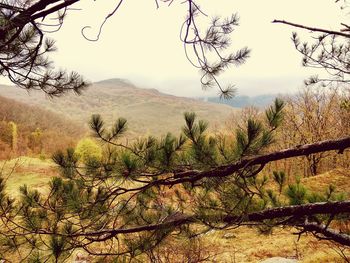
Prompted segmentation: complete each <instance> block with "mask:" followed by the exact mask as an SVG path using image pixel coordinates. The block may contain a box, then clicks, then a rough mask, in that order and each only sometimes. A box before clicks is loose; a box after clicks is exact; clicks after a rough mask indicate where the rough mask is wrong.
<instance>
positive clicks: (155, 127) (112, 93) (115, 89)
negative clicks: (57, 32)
mask: <svg viewBox="0 0 350 263" xmlns="http://www.w3.org/2000/svg"><path fill="white" fill-rule="evenodd" d="M0 96H3V97H7V98H11V99H13V100H16V101H19V102H22V103H25V104H27V105H34V106H37V107H40V108H42V109H45V110H49V111H52V112H54V113H56V114H59V115H60V116H62V117H64V118H68V119H70V120H72V121H73V122H74V123H76V124H78V125H79V126H80V127H83V128H84V129H85V130H88V129H87V128H88V125H87V123H88V121H89V119H90V117H91V115H92V114H95V113H98V114H101V115H102V117H103V118H104V119H105V122H106V124H107V125H108V124H112V123H113V122H114V121H115V120H116V119H117V118H119V117H124V118H126V119H127V120H128V123H129V127H130V128H129V130H130V132H129V136H131V137H135V136H139V135H147V134H152V135H157V136H159V135H161V134H165V133H166V132H168V131H170V132H172V133H175V134H178V133H179V132H180V130H181V127H182V126H183V125H184V120H183V113H184V112H186V111H193V112H195V113H196V114H197V115H198V116H199V118H201V119H205V120H207V121H209V123H210V126H211V127H214V126H216V127H217V126H220V125H221V124H222V123H224V122H225V121H226V120H227V119H228V117H229V116H230V115H231V114H232V112H233V111H236V110H237V109H235V108H232V107H229V106H228V105H222V104H217V103H214V102H203V101H200V100H196V99H190V98H183V97H176V96H171V95H167V94H164V93H161V92H159V91H157V90H155V89H142V88H139V87H136V86H135V85H133V84H132V83H130V82H129V81H127V80H123V79H109V80H105V81H100V82H96V83H93V84H92V85H91V86H90V87H89V88H87V90H86V91H84V92H83V94H82V95H80V96H77V95H74V94H67V95H64V96H62V97H59V98H53V99H50V98H48V97H47V96H45V94H44V93H43V92H40V91H31V92H29V93H28V92H27V91H25V90H22V89H20V88H17V87H13V86H0Z"/></svg>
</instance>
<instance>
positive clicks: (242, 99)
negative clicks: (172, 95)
mask: <svg viewBox="0 0 350 263" xmlns="http://www.w3.org/2000/svg"><path fill="white" fill-rule="evenodd" d="M278 96H279V95H277V94H264V95H258V96H252V97H250V96H235V97H233V98H232V99H229V100H223V99H220V98H218V97H209V98H203V97H201V98H198V99H200V100H203V101H209V102H214V103H220V104H225V105H229V106H231V107H234V108H244V107H248V106H255V107H258V108H265V107H266V106H268V105H270V104H271V103H272V102H273V100H274V99H275V98H276V97H278Z"/></svg>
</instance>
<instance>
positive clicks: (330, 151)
mask: <svg viewBox="0 0 350 263" xmlns="http://www.w3.org/2000/svg"><path fill="white" fill-rule="evenodd" d="M80 2H81V1H79V0H64V1H62V0H53V1H52V0H51V1H49V0H25V1H24V0H23V1H22V0H18V1H12V0H6V1H1V3H0V74H1V76H2V78H3V79H6V80H7V81H9V83H10V84H11V85H5V84H3V85H0V261H1V262H77V263H78V262H80V263H82V262H159V263H161V262H179V263H180V262H193V263H195V262H262V263H263V262H265V263H269V262H270V263H271V262H277V263H278V262H280V263H281V262H282V263H283V262H285V263H287V262H305V263H307V262H309V263H311V262H350V199H349V198H350V180H349V179H350V164H349V161H350V151H349V148H350V94H349V87H348V83H349V81H350V80H349V78H348V76H349V75H348V74H350V70H349V67H350V66H349V65H350V42H349V38H350V33H349V32H350V25H348V24H347V23H346V21H343V22H342V23H341V24H340V25H337V26H338V28H339V29H337V30H334V29H332V28H326V27H317V26H313V25H310V24H302V23H298V21H289V20H280V19H278V15H277V17H276V19H274V20H273V21H271V22H272V24H274V25H276V26H277V25H278V26H283V27H286V28H293V30H295V31H296V32H293V33H292V34H291V36H290V38H291V43H290V44H291V45H290V46H291V49H290V52H295V53H297V55H298V58H299V60H301V64H302V66H303V67H304V68H307V69H310V70H314V69H317V70H320V74H319V75H317V76H316V75H312V76H311V77H309V78H307V79H305V80H304V81H303V86H302V87H300V88H298V90H297V91H295V92H293V93H287V92H285V93H283V92H281V93H280V95H276V96H275V98H274V100H273V101H272V102H271V103H270V104H269V105H268V106H260V107H259V106H254V105H251V106H246V107H241V108H238V107H237V108H235V107H231V106H229V105H230V99H231V101H232V98H234V97H235V96H236V93H237V92H238V91H239V87H238V88H237V89H238V91H237V89H236V86H235V84H234V83H233V84H230V83H229V84H227V83H225V78H224V77H222V75H223V74H224V72H226V71H229V70H230V68H232V67H241V66H243V65H244V64H245V63H246V61H249V59H250V56H252V52H251V50H250V49H249V48H248V47H242V48H238V49H237V47H236V45H234V44H233V43H234V41H231V35H234V33H235V32H234V31H235V30H236V28H237V27H238V26H239V15H238V14H232V15H231V16H229V17H228V18H225V17H224V18H222V17H220V16H213V18H210V19H208V18H209V15H208V14H210V16H211V13H210V11H211V10H210V9H208V10H206V9H205V1H201V0H185V1H182V2H180V1H174V0H155V1H153V4H154V7H155V8H156V9H160V8H161V7H164V8H168V9H169V10H171V9H172V8H174V9H175V7H174V6H175V5H180V6H182V7H185V14H182V15H185V16H184V18H183V19H184V20H183V24H182V25H180V26H179V31H180V32H174V34H177V33H180V37H179V42H180V46H181V45H182V46H183V47H182V48H183V51H184V57H185V58H186V62H187V63H189V64H190V65H191V66H192V67H194V68H195V69H198V71H199V75H200V76H199V81H198V82H199V84H200V85H201V87H202V88H203V89H204V90H208V89H209V90H210V89H215V90H216V91H217V92H218V95H217V97H215V98H211V99H210V100H209V102H207V101H202V100H198V99H195V97H197V96H193V97H192V98H185V97H180V96H174V95H169V94H166V93H164V92H161V91H158V90H156V89H149V88H144V87H140V85H138V84H133V83H132V82H130V81H128V80H127V79H122V78H113V79H107V80H103V81H98V82H94V81H87V80H86V79H85V77H87V78H89V76H84V77H83V76H82V75H80V73H77V72H75V71H72V72H70V71H68V70H67V71H66V70H63V69H61V68H59V67H57V66H56V65H55V63H54V62H55V61H54V59H52V52H54V51H56V44H55V41H54V40H53V39H51V38H50V35H51V34H54V33H55V32H60V31H61V30H63V29H62V28H63V27H64V26H68V27H69V21H70V20H68V18H66V16H67V15H68V16H69V15H72V16H74V14H75V13H72V12H73V11H78V12H84V10H81V9H80V8H78V7H76V5H77V4H79V3H80ZM128 2H130V1H128V0H119V1H117V3H116V4H115V5H114V6H113V8H112V9H110V10H109V11H108V15H107V16H105V18H104V19H103V20H102V21H103V22H102V23H100V26H99V27H98V32H97V34H96V36H95V38H96V39H95V38H91V37H88V35H87V33H86V31H87V29H89V28H90V27H89V26H86V27H83V28H82V29H81V34H82V36H81V37H82V38H83V39H84V41H86V42H88V43H90V42H92V43H93V44H94V45H99V41H100V37H102V35H103V34H106V32H105V31H107V28H105V27H107V26H108V24H109V23H112V22H111V20H112V19H113V18H114V17H116V16H118V15H119V14H120V13H121V12H123V9H122V8H123V7H124V5H126V4H127V3H128ZM150 2H152V1H150ZM202 2H203V7H202ZM224 2H225V1H224V0H222V4H223V5H224V4H225V3H224ZM93 4H95V3H91V5H93ZM329 5H330V6H331V5H335V6H337V7H338V9H339V12H340V13H342V12H345V13H346V12H347V10H348V8H349V4H348V2H347V1H346V0H344V1H340V0H337V1H330V3H329ZM160 11H161V10H159V12H160ZM347 17H348V15H347ZM206 19H208V21H209V22H208V21H207V23H203V21H202V20H206ZM150 30H151V29H150ZM305 33H306V34H305ZM136 34H137V33H136ZM95 42H96V43H95ZM57 46H58V48H59V44H57ZM233 49H234V50H233ZM232 50H233V51H232ZM58 52H59V51H58ZM125 52H129V53H130V55H131V53H132V51H131V50H126V51H125ZM111 56H112V55H111ZM155 56H156V54H155ZM115 63H118V61H116V62H115ZM95 67H96V65H95ZM269 96H270V95H266V97H267V98H269V100H271V98H270V97H269ZM261 97H262V98H264V95H262V96H261ZM244 98H245V99H246V98H247V97H244ZM246 100H249V99H246ZM218 102H220V103H218Z"/></svg>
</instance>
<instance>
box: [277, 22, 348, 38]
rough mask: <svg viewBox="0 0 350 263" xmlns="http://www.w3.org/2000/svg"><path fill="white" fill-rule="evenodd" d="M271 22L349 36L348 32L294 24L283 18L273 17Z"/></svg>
mask: <svg viewBox="0 0 350 263" xmlns="http://www.w3.org/2000/svg"><path fill="white" fill-rule="evenodd" d="M272 23H279V24H285V25H289V26H293V27H297V28H302V29H306V30H310V31H312V32H321V33H326V34H330V35H337V36H342V37H350V34H346V33H343V32H340V31H333V30H327V29H323V28H317V27H309V26H304V25H301V24H296V23H292V22H288V21H285V20H278V19H275V20H273V21H272Z"/></svg>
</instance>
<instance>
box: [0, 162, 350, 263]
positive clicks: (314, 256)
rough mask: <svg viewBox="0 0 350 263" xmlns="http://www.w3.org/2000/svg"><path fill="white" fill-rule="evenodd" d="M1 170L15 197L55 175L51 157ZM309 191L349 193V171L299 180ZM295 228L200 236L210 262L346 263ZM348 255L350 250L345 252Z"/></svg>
mask: <svg viewBox="0 0 350 263" xmlns="http://www.w3.org/2000/svg"><path fill="white" fill-rule="evenodd" d="M0 167H2V170H1V173H2V176H3V177H4V178H7V188H6V189H7V192H8V193H9V194H10V195H13V196H16V195H18V194H19V190H18V189H19V187H20V186H22V185H24V184H27V185H28V186H31V187H34V188H36V189H38V190H39V191H42V192H45V191H47V189H48V188H47V183H48V182H49V181H50V180H51V178H52V176H54V175H58V172H57V170H56V166H55V164H54V163H53V162H52V161H50V160H40V159H37V158H28V157H21V158H18V159H13V160H11V161H7V162H4V161H2V162H0ZM302 183H303V184H305V185H306V186H307V187H308V188H309V189H310V190H313V191H317V190H320V189H321V190H322V191H324V189H326V188H327V186H328V185H329V184H333V185H335V186H336V187H337V191H338V192H343V193H345V194H349V193H350V170H346V169H337V170H333V171H330V172H327V173H324V174H321V175H318V176H314V177H309V178H304V179H302ZM296 232H297V231H296V229H290V228H289V229H288V228H276V229H274V231H273V232H272V234H269V235H261V234H259V233H258V232H257V230H256V229H253V228H249V227H240V228H238V229H233V230H229V231H225V232H222V231H211V232H209V233H207V234H206V235H204V236H203V243H204V248H205V247H207V248H208V249H209V248H210V251H215V253H213V254H216V255H215V256H214V257H213V258H212V259H211V261H212V262H259V261H261V260H263V259H266V258H270V257H284V258H294V259H298V260H299V262H302V263H316V262H325V263H326V262H329V263H331V262H332V263H336V262H346V261H345V260H344V259H342V258H341V257H340V256H339V254H338V253H340V248H337V247H336V246H334V245H332V244H330V243H329V242H327V241H319V240H317V239H316V238H314V237H313V236H311V235H302V236H301V237H300V238H299V236H298V235H296V234H295V233H296ZM227 233H231V235H228V234H227ZM345 253H348V256H350V255H349V254H350V251H349V249H348V251H346V252H345Z"/></svg>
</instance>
